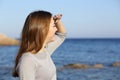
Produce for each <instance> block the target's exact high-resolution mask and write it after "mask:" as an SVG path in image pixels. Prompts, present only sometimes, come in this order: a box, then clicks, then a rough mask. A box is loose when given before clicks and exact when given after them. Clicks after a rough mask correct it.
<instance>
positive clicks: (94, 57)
mask: <svg viewBox="0 0 120 80" xmlns="http://www.w3.org/2000/svg"><path fill="white" fill-rule="evenodd" d="M18 49H19V46H0V80H18V78H14V77H12V69H13V64H14V59H15V56H16V54H17V52H18ZM51 57H52V59H53V61H54V63H55V65H56V68H57V80H120V66H112V64H113V63H114V62H120V39H112V38H110V39H108V38H107V39H104V38H102V39H98V38H92V39H89V38H86V39H83V38H82V39H81V38H80V39H70V38H68V39H66V40H65V41H64V42H63V44H61V46H59V47H58V48H57V49H56V51H55V52H54V53H53V55H52V56H51ZM68 64H85V65H94V64H102V65H103V67H102V68H87V69H84V68H83V69H79V68H78V69H76V68H64V65H68ZM61 68H62V69H61Z"/></svg>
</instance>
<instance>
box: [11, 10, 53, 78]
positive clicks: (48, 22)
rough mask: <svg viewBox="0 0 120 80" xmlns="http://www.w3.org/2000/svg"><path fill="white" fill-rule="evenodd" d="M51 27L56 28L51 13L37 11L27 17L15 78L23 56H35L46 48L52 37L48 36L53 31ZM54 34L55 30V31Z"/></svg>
mask: <svg viewBox="0 0 120 80" xmlns="http://www.w3.org/2000/svg"><path fill="white" fill-rule="evenodd" d="M51 26H54V20H53V18H52V14H51V13H50V12H47V11H35V12H32V13H30V14H29V15H28V16H27V18H26V20H25V23H24V26H23V30H22V34H21V44H20V49H19V52H18V55H17V57H16V60H15V67H14V71H13V76H14V77H17V76H18V74H17V72H16V70H15V69H16V67H17V64H18V61H19V59H20V57H21V56H22V54H23V53H25V52H32V53H34V54H35V53H37V52H38V51H39V50H41V49H42V47H44V43H45V41H47V42H48V41H49V40H48V39H49V38H50V35H48V34H49V33H50V32H51V31H52V30H51ZM54 33H55V30H53V34H54ZM50 34H51V33H50ZM53 34H52V35H53ZM46 39H47V40H46Z"/></svg>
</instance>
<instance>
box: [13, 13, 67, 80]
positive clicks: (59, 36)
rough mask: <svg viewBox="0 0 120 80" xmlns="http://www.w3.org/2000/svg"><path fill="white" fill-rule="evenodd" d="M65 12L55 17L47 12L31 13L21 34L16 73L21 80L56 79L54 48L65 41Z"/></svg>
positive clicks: (14, 74) (14, 72) (15, 75)
mask: <svg viewBox="0 0 120 80" xmlns="http://www.w3.org/2000/svg"><path fill="white" fill-rule="evenodd" d="M61 17H62V15H60V14H58V15H55V16H53V17H52V14H51V13H50V12H47V11H35V12H32V13H30V14H29V15H28V17H27V18H26V21H25V23H24V27H23V30H22V35H21V44H20V48H19V52H18V54H17V57H16V60H15V66H14V70H13V76H14V77H19V79H20V80H56V67H55V64H54V63H53V61H52V59H51V55H52V53H53V51H54V50H55V49H56V48H57V47H58V46H59V45H60V44H61V43H62V42H63V41H64V40H65V37H66V30H65V28H64V26H63V24H62V22H61Z"/></svg>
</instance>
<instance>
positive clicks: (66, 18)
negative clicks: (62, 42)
mask: <svg viewBox="0 0 120 80" xmlns="http://www.w3.org/2000/svg"><path fill="white" fill-rule="evenodd" d="M36 10H45V11H49V12H51V13H52V14H53V15H55V14H58V13H61V14H62V15H63V17H62V22H63V24H64V26H65V28H66V30H67V38H120V0H0V33H2V34H5V35H7V36H9V37H12V38H19V37H20V34H21V31H22V28H23V24H24V21H25V19H26V17H27V15H28V14H29V13H30V12H33V11H36Z"/></svg>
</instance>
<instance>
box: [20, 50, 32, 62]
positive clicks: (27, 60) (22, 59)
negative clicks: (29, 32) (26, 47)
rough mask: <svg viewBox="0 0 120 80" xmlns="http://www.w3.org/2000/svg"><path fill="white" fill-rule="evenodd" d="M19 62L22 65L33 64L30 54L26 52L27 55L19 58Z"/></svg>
mask: <svg viewBox="0 0 120 80" xmlns="http://www.w3.org/2000/svg"><path fill="white" fill-rule="evenodd" d="M20 62H22V63H29V62H31V63H32V62H34V58H33V56H32V54H31V53H29V52H27V53H24V54H23V55H22V56H21V58H20Z"/></svg>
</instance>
